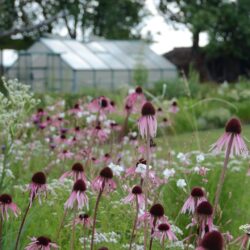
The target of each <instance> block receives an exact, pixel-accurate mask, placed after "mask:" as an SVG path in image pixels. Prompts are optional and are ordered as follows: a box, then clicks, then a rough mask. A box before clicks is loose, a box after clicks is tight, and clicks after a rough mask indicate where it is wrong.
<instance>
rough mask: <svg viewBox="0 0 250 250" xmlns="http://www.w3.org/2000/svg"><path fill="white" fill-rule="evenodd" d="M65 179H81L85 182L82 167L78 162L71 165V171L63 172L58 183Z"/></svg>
mask: <svg viewBox="0 0 250 250" xmlns="http://www.w3.org/2000/svg"><path fill="white" fill-rule="evenodd" d="M67 177H73V179H74V181H77V180H78V179H82V180H83V181H85V182H86V176H85V174H84V167H83V165H82V164H81V163H80V162H76V163H74V164H73V166H72V168H71V171H67V172H65V173H64V174H63V175H62V176H61V177H60V181H63V180H64V179H65V178H67Z"/></svg>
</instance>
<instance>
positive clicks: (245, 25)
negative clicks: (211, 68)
mask: <svg viewBox="0 0 250 250" xmlns="http://www.w3.org/2000/svg"><path fill="white" fill-rule="evenodd" d="M249 13H250V5H249V1H248V0H239V1H235V2H229V1H228V2H225V1H223V2H222V3H221V4H220V8H219V9H218V10H217V11H216V16H215V19H214V20H213V22H212V23H211V24H210V26H209V27H208V29H207V30H208V31H209V45H208V47H207V50H208V54H209V56H210V57H213V56H216V55H220V56H225V57H234V58H240V59H245V60H248V59H249V53H248V51H249V49H250V39H249V36H250V27H249V21H250V18H249Z"/></svg>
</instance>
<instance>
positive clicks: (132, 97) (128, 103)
mask: <svg viewBox="0 0 250 250" xmlns="http://www.w3.org/2000/svg"><path fill="white" fill-rule="evenodd" d="M145 101H146V98H145V96H144V94H143V90H142V88H141V87H140V86H138V87H136V89H135V90H134V91H133V92H132V93H130V94H129V95H128V96H127V97H126V100H125V110H126V111H127V113H131V112H135V111H136V110H137V109H136V106H141V105H142V103H144V102H145ZM136 104H138V105H136Z"/></svg>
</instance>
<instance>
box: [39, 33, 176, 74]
mask: <svg viewBox="0 0 250 250" xmlns="http://www.w3.org/2000/svg"><path fill="white" fill-rule="evenodd" d="M40 42H41V43H42V44H44V45H45V46H46V47H47V48H48V49H49V50H50V52H52V53H55V54H59V55H60V57H61V58H62V60H63V61H64V62H66V63H67V64H68V65H69V66H70V67H71V68H72V69H74V70H91V69H92V70H133V69H135V68H136V66H137V65H143V66H144V67H146V68H147V69H151V70H154V69H155V70H175V69H176V68H175V66H174V65H173V64H172V63H171V62H169V61H168V60H167V59H165V58H164V57H162V56H160V55H157V54H156V53H155V52H153V51H152V50H151V49H150V48H149V46H148V45H147V44H146V43H145V42H143V41H116V40H102V41H92V42H88V43H81V42H78V41H76V40H72V39H61V38H60V39H57V38H56V39H55V38H41V39H40Z"/></svg>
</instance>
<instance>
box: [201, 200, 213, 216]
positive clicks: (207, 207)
mask: <svg viewBox="0 0 250 250" xmlns="http://www.w3.org/2000/svg"><path fill="white" fill-rule="evenodd" d="M197 213H198V214H199V215H206V216H211V215H212V214H213V207H212V205H211V204H210V203H209V202H208V201H203V202H201V203H200V204H199V205H198V207H197Z"/></svg>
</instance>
